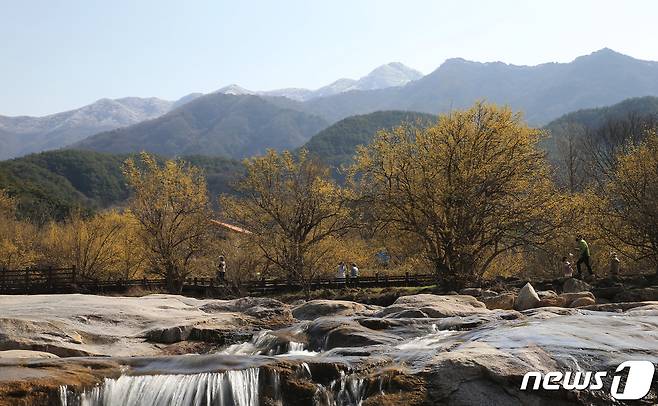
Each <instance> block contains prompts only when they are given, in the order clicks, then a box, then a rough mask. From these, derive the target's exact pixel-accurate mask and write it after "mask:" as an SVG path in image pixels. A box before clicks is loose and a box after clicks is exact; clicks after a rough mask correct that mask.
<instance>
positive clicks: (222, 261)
mask: <svg viewBox="0 0 658 406" xmlns="http://www.w3.org/2000/svg"><path fill="white" fill-rule="evenodd" d="M225 280H226V258H224V256H223V255H220V256H219V261H218V263H217V281H219V282H224V281H225Z"/></svg>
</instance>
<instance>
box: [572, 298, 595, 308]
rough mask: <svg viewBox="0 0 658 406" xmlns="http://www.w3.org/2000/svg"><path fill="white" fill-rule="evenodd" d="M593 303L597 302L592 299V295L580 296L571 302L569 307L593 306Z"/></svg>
mask: <svg viewBox="0 0 658 406" xmlns="http://www.w3.org/2000/svg"><path fill="white" fill-rule="evenodd" d="M593 304H596V300H594V299H592V298H591V297H579V298H578V299H575V300H574V301H572V302H571V303H569V307H583V306H591V305H593Z"/></svg>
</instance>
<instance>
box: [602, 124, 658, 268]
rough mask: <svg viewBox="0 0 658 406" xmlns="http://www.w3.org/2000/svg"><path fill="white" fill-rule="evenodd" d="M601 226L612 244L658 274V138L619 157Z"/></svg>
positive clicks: (650, 135)
mask: <svg viewBox="0 0 658 406" xmlns="http://www.w3.org/2000/svg"><path fill="white" fill-rule="evenodd" d="M605 191H606V194H605V199H603V205H602V213H601V216H600V218H601V220H602V221H600V224H599V226H600V227H601V229H602V231H603V235H604V236H605V238H606V239H607V241H608V243H609V244H610V245H611V246H612V247H614V248H615V249H616V250H618V251H619V252H620V253H621V254H623V255H625V256H627V257H629V258H631V259H634V260H636V261H648V262H650V263H651V264H652V265H653V266H654V267H655V269H656V272H657V273H658V135H656V133H655V131H654V132H650V133H648V134H647V136H646V138H645V139H644V141H642V142H639V143H637V144H634V145H632V146H631V147H629V148H628V151H627V152H624V153H622V154H620V155H619V156H618V164H617V167H616V170H615V171H614V174H613V176H612V178H611V180H610V181H609V182H608V183H607V184H606V188H605Z"/></svg>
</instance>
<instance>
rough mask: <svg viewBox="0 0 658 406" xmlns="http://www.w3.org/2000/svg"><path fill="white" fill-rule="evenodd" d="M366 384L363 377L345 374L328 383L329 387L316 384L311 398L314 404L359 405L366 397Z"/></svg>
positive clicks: (324, 405)
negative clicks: (315, 389)
mask: <svg viewBox="0 0 658 406" xmlns="http://www.w3.org/2000/svg"><path fill="white" fill-rule="evenodd" d="M367 389H368V388H367V384H366V381H365V380H364V379H363V378H358V377H356V376H354V375H345V373H344V372H342V371H341V373H340V378H338V379H336V380H335V381H333V382H331V384H329V387H324V386H322V385H317V391H316V393H315V396H314V398H313V405H314V406H361V404H362V403H363V401H364V400H365V398H366V391H367Z"/></svg>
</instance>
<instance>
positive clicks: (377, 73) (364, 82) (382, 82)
mask: <svg viewBox="0 0 658 406" xmlns="http://www.w3.org/2000/svg"><path fill="white" fill-rule="evenodd" d="M421 77H423V74H422V73H420V72H419V71H417V70H415V69H412V68H410V67H408V66H405V65H404V64H402V63H400V62H391V63H388V64H386V65H382V66H380V67H378V68H376V69H374V70H373V71H372V72H370V73H369V74H367V75H366V76H364V77H362V78H360V79H358V80H354V79H346V78H342V79H338V80H336V81H335V82H332V83H331V84H329V85H327V86H323V87H321V88H319V89H316V90H309V89H301V88H289V89H277V90H268V91H253V90H248V89H245V88H243V87H241V86H239V85H236V84H232V85H229V86H226V87H223V88H221V89H219V90H218V91H217V92H218V93H224V94H232V95H243V94H251V95H259V96H275V97H287V98H289V99H292V100H297V101H306V100H311V99H315V98H317V97H326V96H333V95H336V94H340V93H345V92H349V91H352V90H376V89H386V88H389V87H398V86H404V85H406V84H407V83H409V82H413V81H414V80H417V79H420V78H421Z"/></svg>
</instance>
